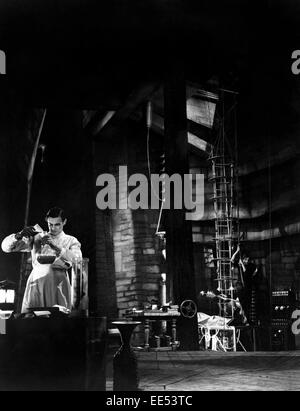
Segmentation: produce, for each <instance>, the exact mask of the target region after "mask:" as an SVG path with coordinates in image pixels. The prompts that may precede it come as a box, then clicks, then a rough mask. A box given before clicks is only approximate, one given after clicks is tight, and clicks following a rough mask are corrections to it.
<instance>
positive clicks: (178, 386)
mask: <svg viewBox="0 0 300 411" xmlns="http://www.w3.org/2000/svg"><path fill="white" fill-rule="evenodd" d="M136 354H137V358H138V370H139V388H140V389H141V390H143V391H300V351H299V350H297V351H284V352H221V351H189V352H185V351H164V352H137V353H136ZM106 381H107V384H106V389H107V391H112V389H113V372H112V353H111V355H109V356H108V364H107V380H106Z"/></svg>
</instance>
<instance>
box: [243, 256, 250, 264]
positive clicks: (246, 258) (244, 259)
mask: <svg viewBox="0 0 300 411" xmlns="http://www.w3.org/2000/svg"><path fill="white" fill-rule="evenodd" d="M243 263H244V265H247V264H248V263H249V257H244V258H243Z"/></svg>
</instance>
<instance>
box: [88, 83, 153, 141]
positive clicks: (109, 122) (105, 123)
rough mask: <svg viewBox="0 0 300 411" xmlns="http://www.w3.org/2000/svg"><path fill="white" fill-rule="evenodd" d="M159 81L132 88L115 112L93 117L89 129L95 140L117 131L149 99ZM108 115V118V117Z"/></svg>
mask: <svg viewBox="0 0 300 411" xmlns="http://www.w3.org/2000/svg"><path fill="white" fill-rule="evenodd" d="M158 86H159V83H156V82H148V83H144V84H142V85H141V86H140V87H138V88H137V89H136V90H134V91H133V92H132V93H131V94H130V95H129V96H128V98H127V100H126V101H125V103H124V105H123V106H122V107H121V108H120V109H118V110H116V111H115V112H106V113H105V114H104V116H103V113H101V114H100V113H99V115H98V116H96V117H94V119H93V123H94V127H93V128H92V129H91V130H90V132H91V134H92V136H93V138H94V139H95V140H98V139H100V138H101V139H105V138H109V137H111V136H113V135H114V134H115V133H117V132H118V131H119V129H120V127H121V126H122V125H123V123H124V121H125V120H127V119H128V118H129V116H130V115H131V114H132V113H133V112H134V111H135V110H136V109H137V107H138V106H139V105H141V104H142V103H144V102H146V101H147V100H148V99H149V100H150V99H151V95H152V93H154V92H155V90H156V89H157V88H158ZM108 116H109V118H108Z"/></svg>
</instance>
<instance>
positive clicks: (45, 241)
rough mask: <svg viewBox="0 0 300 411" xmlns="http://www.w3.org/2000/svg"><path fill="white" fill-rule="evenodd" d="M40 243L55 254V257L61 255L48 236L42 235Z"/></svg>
mask: <svg viewBox="0 0 300 411" xmlns="http://www.w3.org/2000/svg"><path fill="white" fill-rule="evenodd" d="M41 242H42V245H45V244H47V245H49V246H50V247H51V248H52V249H53V250H54V251H55V252H56V254H57V255H59V254H60V253H61V249H60V248H59V247H57V246H56V245H55V244H54V242H53V240H52V238H51V236H50V235H48V234H46V235H44V237H43V238H42V240H41Z"/></svg>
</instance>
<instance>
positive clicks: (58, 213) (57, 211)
mask: <svg viewBox="0 0 300 411" xmlns="http://www.w3.org/2000/svg"><path fill="white" fill-rule="evenodd" d="M49 217H51V218H57V217H61V219H62V221H64V220H65V219H66V216H65V212H64V210H63V209H62V208H60V207H52V208H50V210H48V212H47V214H46V217H45V220H46V221H47V219H48V218H49Z"/></svg>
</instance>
